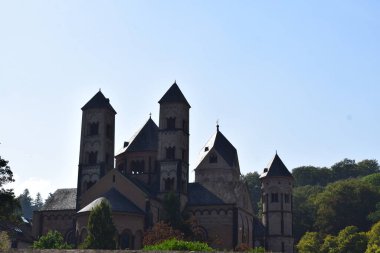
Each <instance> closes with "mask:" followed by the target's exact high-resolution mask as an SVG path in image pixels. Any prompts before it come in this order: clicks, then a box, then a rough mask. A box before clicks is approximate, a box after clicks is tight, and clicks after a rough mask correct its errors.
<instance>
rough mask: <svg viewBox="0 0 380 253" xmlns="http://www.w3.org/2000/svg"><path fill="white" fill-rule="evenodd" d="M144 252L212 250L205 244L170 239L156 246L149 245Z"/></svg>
mask: <svg viewBox="0 0 380 253" xmlns="http://www.w3.org/2000/svg"><path fill="white" fill-rule="evenodd" d="M144 250H159V251H161V250H180V251H212V248H211V247H210V246H208V245H207V243H204V242H188V241H183V240H177V239H170V240H166V241H163V242H161V243H159V244H156V245H147V246H145V247H144Z"/></svg>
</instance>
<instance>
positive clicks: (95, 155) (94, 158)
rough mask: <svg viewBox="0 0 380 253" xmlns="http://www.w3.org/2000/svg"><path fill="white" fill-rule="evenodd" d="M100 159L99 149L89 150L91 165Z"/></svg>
mask: <svg viewBox="0 0 380 253" xmlns="http://www.w3.org/2000/svg"><path fill="white" fill-rule="evenodd" d="M97 161H98V152H97V151H92V152H88V163H89V164H91V165H94V164H96V163H97Z"/></svg>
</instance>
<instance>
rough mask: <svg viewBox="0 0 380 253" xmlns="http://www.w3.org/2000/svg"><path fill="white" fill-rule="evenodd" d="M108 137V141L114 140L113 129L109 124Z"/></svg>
mask: <svg viewBox="0 0 380 253" xmlns="http://www.w3.org/2000/svg"><path fill="white" fill-rule="evenodd" d="M106 136H107V138H108V139H112V138H113V129H112V126H111V125H110V124H107V128H106Z"/></svg>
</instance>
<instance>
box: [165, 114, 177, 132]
mask: <svg viewBox="0 0 380 253" xmlns="http://www.w3.org/2000/svg"><path fill="white" fill-rule="evenodd" d="M166 126H167V129H170V130H173V129H175V118H172V117H170V118H167V119H166Z"/></svg>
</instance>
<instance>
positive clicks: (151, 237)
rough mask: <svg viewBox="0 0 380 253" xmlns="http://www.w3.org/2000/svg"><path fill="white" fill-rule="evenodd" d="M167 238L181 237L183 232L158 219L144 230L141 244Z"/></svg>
mask: <svg viewBox="0 0 380 253" xmlns="http://www.w3.org/2000/svg"><path fill="white" fill-rule="evenodd" d="M169 239H178V240H182V239H183V233H181V231H179V230H177V229H174V228H173V227H171V226H170V225H169V224H167V223H165V222H163V221H160V222H157V223H156V224H154V226H153V227H152V228H151V229H150V230H148V231H147V232H145V234H144V239H143V244H144V245H145V246H146V245H155V244H159V243H161V242H163V241H166V240H169Z"/></svg>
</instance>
